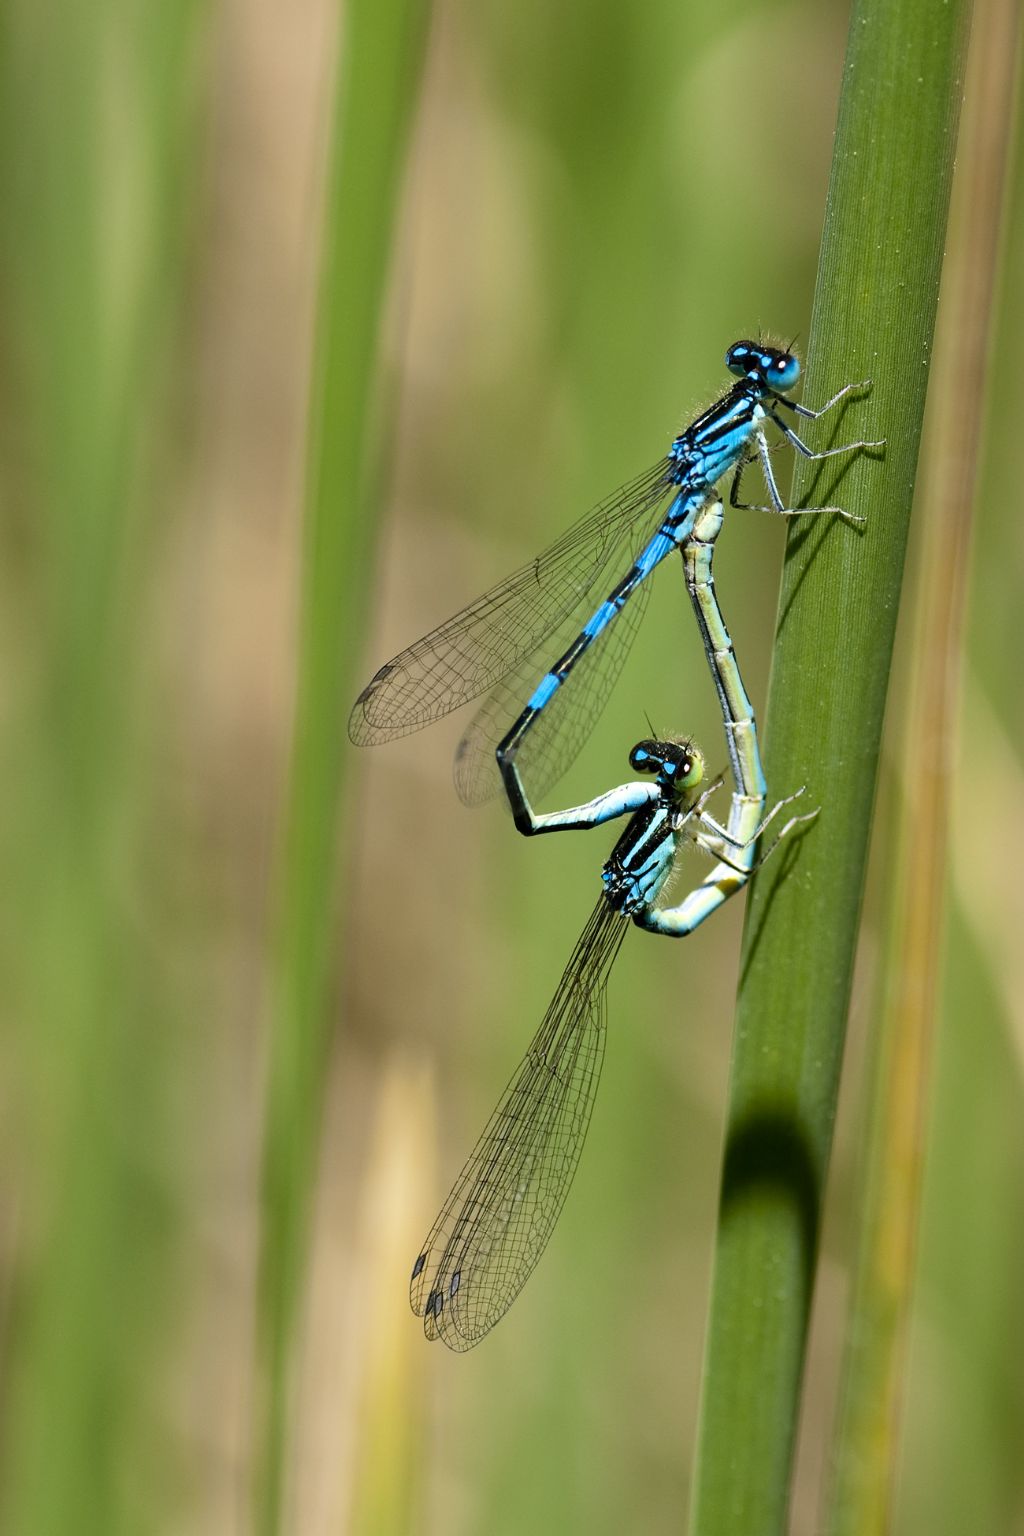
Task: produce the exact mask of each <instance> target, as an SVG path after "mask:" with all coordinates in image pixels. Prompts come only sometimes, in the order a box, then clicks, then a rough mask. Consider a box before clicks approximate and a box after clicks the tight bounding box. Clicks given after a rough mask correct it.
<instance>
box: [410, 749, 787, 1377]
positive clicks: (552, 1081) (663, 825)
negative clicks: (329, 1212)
mask: <svg viewBox="0 0 1024 1536" xmlns="http://www.w3.org/2000/svg"><path fill="white" fill-rule="evenodd" d="M754 749H755V752H756V741H755V744H754ZM629 761H630V766H631V767H632V768H633V770H634V771H635V772H637V773H645V774H650V775H653V778H654V782H653V783H652V782H650V781H643V780H639V781H634V782H631V783H628V784H623V785H621V786H620V787H619V788H617V789H613V790H609V791H608V792H607V793H606V794H604V795H600V796H598V797H597V798H596V799H594V800H591V801H589V802H588V803H587V804H586V805H581V806H576V807H574V808H573V809H572V810H567V811H556V812H549V813H547V814H545V815H536V814H534V812H533V810H532V808H531V807H530V806H529V802H528V801H527V800H526V797H525V794H524V793H523V792H522V788H521V785H520V797H521V803H522V805H523V806H525V811H524V812H523V814H525V815H528V816H529V817H530V820H531V823H532V825H531V830H532V831H534V832H559V831H577V830H582V829H585V828H590V827H595V826H600V825H602V824H603V823H604V822H606V821H611V820H613V819H614V818H616V817H619V816H625V815H628V816H629V818H630V819H629V822H628V824H627V826H626V829H625V831H624V832H623V833H622V835H621V837H620V838H619V840H618V842H617V843H616V845H615V847H614V849H613V851H612V854H611V857H610V858H609V859H608V861H607V862H606V864H605V866H604V869H603V871H602V876H601V879H602V891H601V895H600V897H599V899H598V902H597V905H596V907H595V908H594V911H593V912H592V914H591V916H590V921H589V922H588V923H587V925H586V927H585V928H584V930H583V933H582V935H581V936H580V939H579V942H578V943H577V945H576V947H575V949H574V950H573V952H572V955H571V957H570V960H569V963H568V965H567V966H566V968H565V972H564V974H563V976H562V979H561V981H560V982H559V984H558V990H557V991H556V993H555V995H554V998H553V999H552V1001H551V1005H550V1007H549V1008H548V1010H547V1013H546V1014H545V1015H544V1019H543V1021H542V1023H541V1025H540V1028H539V1029H538V1030H537V1033H536V1034H535V1035H534V1037H533V1039H532V1041H531V1042H530V1046H529V1049H528V1050H527V1052H526V1055H525V1056H524V1058H523V1060H522V1062H521V1063H520V1065H519V1067H518V1068H517V1069H516V1072H515V1074H514V1075H513V1077H512V1080H511V1081H510V1083H509V1084H508V1087H507V1088H506V1089H505V1092H504V1093H503V1095H502V1097H501V1100H500V1102H499V1104H498V1106H497V1108H496V1109H495V1111H494V1113H493V1114H492V1115H491V1118H490V1120H489V1121H488V1122H487V1126H486V1128H485V1129H484V1132H483V1135H482V1136H481V1137H480V1140H479V1142H478V1143H477V1145H476V1148H475V1150H474V1152H473V1154H472V1156H471V1157H470V1159H469V1161H468V1162H467V1164H466V1166H465V1167H464V1168H463V1170H462V1172H461V1173H460V1175H459V1177H458V1178H457V1179H456V1181H455V1184H454V1186H453V1187H452V1190H451V1192H450V1194H449V1195H448V1198H447V1200H446V1201H445V1203H444V1205H443V1206H442V1208H441V1213H440V1215H439V1216H438V1218H437V1220H436V1221H435V1222H434V1225H433V1226H432V1227H431V1229H430V1233H429V1235H428V1237H427V1240H426V1242H425V1243H424V1244H423V1247H422V1249H421V1251H420V1253H419V1255H418V1257H417V1259H416V1263H415V1264H414V1266H413V1271H412V1281H411V1285H410V1293H409V1294H410V1300H411V1303H412V1308H413V1311H414V1312H416V1313H417V1315H419V1316H421V1317H422V1318H423V1326H424V1331H425V1332H426V1335H427V1337H428V1338H429V1339H441V1340H442V1341H443V1342H444V1343H445V1344H447V1345H448V1347H449V1348H450V1349H454V1350H466V1349H469V1348H471V1347H472V1346H473V1345H474V1344H477V1343H479V1341H480V1340H481V1339H482V1338H483V1336H484V1335H485V1334H486V1333H488V1332H489V1330H490V1329H491V1328H493V1327H494V1324H495V1323H496V1322H497V1321H498V1320H499V1318H501V1317H502V1316H503V1314H504V1313H505V1312H506V1311H507V1310H508V1308H509V1307H510V1306H511V1304H512V1302H513V1301H514V1300H515V1298H516V1296H518V1294H519V1292H520V1290H521V1289H522V1287H523V1285H524V1284H525V1283H526V1281H527V1279H528V1278H529V1276H530V1274H531V1272H532V1271H533V1268H534V1266H535V1265H536V1263H537V1261H538V1259H539V1258H540V1255H541V1253H542V1252H543V1251H544V1248H545V1246H546V1244H547V1241H548V1239H549V1237H550V1236H551V1233H552V1230H553V1229H554V1225H555V1222H556V1221H557V1219H558V1215H559V1212H560V1211H561V1209H562V1206H563V1204H564V1202H565V1197H566V1195H567V1194H568V1191H569V1186H570V1184H571V1183H572V1180H573V1176H574V1174H575V1172H576V1166H577V1163H578V1161H579V1156H580V1152H581V1150H582V1147H583V1141H584V1138H585V1136H586V1133H587V1127H588V1126H589V1124H590V1116H591V1111H592V1109H593V1105H594V1097H595V1094H596V1092H597V1084H598V1079H599V1077H600V1074H601V1065H602V1062H603V1059H604V1047H605V1025H606V1017H607V1008H606V987H607V982H608V977H609V974H610V972H611V968H612V963H613V961H614V960H615V957H616V955H617V954H618V952H619V949H620V947H621V944H622V941H623V938H624V937H625V934H626V928H627V923H626V919H632V921H633V922H634V923H635V924H637V925H638V926H639V927H642V928H646V929H648V930H649V931H651V932H654V933H663V934H669V935H671V936H673V937H676V938H681V937H683V936H685V935H686V934H689V933H692V932H693V930H694V929H695V928H697V927H698V926H699V925H700V924H701V923H702V922H703V921H704V920H705V918H707V917H708V916H709V914H710V913H711V912H713V911H714V910H715V908H716V907H717V906H719V905H720V904H721V902H722V901H724V900H725V899H726V897H727V896H729V895H731V894H733V892H734V891H736V890H738V889H740V887H741V886H743V885H744V884H745V883H746V882H747V880H748V879H749V877H750V874H751V871H752V868H753V867H754V858H753V855H754V845H755V843H756V842H757V839H758V838H759V837H760V835H761V833H762V832H763V831H764V830H765V828H766V827H767V826H768V825H769V823H770V822H772V821H773V820H774V818H775V816H776V815H777V814H778V812H779V811H780V810H781V809H782V808H783V807H784V806H786V805H788V804H790V803H791V802H792V801H793V800H795V799H796V798H797V796H796V795H791V796H789V797H788V798H787V799H785V800H780V801H779V803H778V804H777V805H776V806H775V807H774V809H773V810H772V811H771V812H770V813H769V814H768V815H767V816H766V817H764V818H763V819H762V820H760V821H758V822H757V823H756V824H755V825H753V826H751V827H750V830H749V834H748V836H747V838H746V841H745V842H743V843H740V842H738V841H737V839H736V837H735V836H734V835H733V833H732V832H731V831H730V828H729V827H725V826H722V825H721V824H720V823H719V822H718V821H716V820H715V819H714V817H713V816H712V815H711V814H710V812H709V811H708V810H707V802H708V800H709V799H710V797H711V795H712V794H713V793H714V791H715V790H716V789H717V788H718V787H719V785H720V783H721V780H715V781H714V782H713V783H712V784H710V785H708V786H704V783H703V780H704V759H703V757H702V755H701V753H700V752H699V751H698V749H697V748H696V747H695V746H694V745H693V743H692V742H690V741H687V740H675V739H670V740H654V739H650V740H645V741H641V742H638V743H637V745H636V746H635V747H634V748H633V750H632V752H631V753H630V757H629ZM798 793H799V792H798ZM742 798H743V797H742V796H739V795H736V794H734V796H733V801H734V802H736V801H737V800H738V799H739V800H742ZM743 814H744V815H746V811H744V813H743ZM814 814H815V813H814V812H811V813H810V815H809V816H792V817H791V818H790V819H789V820H788V821H787V822H786V824H785V825H784V826H783V827H782V829H781V831H780V832H779V833H778V836H777V837H776V839H775V841H774V842H773V843H772V845H771V847H770V848H769V849H768V851H767V853H765V854H764V855H762V858H761V860H760V862H761V863H763V862H764V859H765V858H767V857H768V854H770V853H771V852H772V850H773V849H774V848H775V847H776V846H777V845H778V843H779V842H780V841H781V839H782V838H783V837H784V836H785V835H786V833H787V832H789V831H790V830H791V829H792V828H793V827H794V826H796V825H797V824H798V823H799V822H805V821H808V820H810V819H811V817H813V815H814ZM734 819H735V818H734V816H733V815H732V814H731V815H730V827H731V826H732V824H733V821H734ZM688 844H689V845H693V846H696V847H697V848H700V849H702V850H703V851H704V852H705V853H708V854H710V855H711V856H712V857H713V858H715V859H716V860H717V861H718V862H717V864H716V866H715V868H714V869H713V870H712V871H711V873H710V874H709V875H708V877H707V879H706V880H705V881H704V882H703V883H702V884H701V885H699V886H698V887H697V888H696V889H695V890H693V891H691V892H690V893H689V894H688V895H687V896H686V897H685V899H684V900H683V901H682V902H680V903H679V904H678V905H677V906H674V907H666V908H660V907H658V906H657V900H658V896H659V894H660V892H661V891H662V889H663V887H664V885H665V883H666V881H667V880H668V877H669V875H670V873H671V871H672V868H673V865H674V864H675V861H676V858H677V855H678V853H679V852H680V851H681V849H682V848H683V847H684V846H686V845H688ZM719 887H721V888H720V889H719Z"/></svg>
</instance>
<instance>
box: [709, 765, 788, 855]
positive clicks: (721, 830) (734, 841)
mask: <svg viewBox="0 0 1024 1536" xmlns="http://www.w3.org/2000/svg"><path fill="white" fill-rule="evenodd" d="M718 783H719V784H721V780H720V779H719V781H718ZM806 789H807V786H806V784H802V785H801V786H800V788H799V789H798V790H795V791H794V793H793V794H791V795H785V796H784V797H783V799H781V800H779V801H777V802H776V804H775V805H773V806H772V808H771V810H770V811H769V812H768V814H767V816H765V817H764V819H763V820H762V821H760V822H759V823H758V825H757V826H756V827H755V828H754V830H753V832H751V834H750V836H749V837H748V838H746V839H740V838H738V837H734V836H733V835H732V833H731V832H729V831H728V830H727V829H726V828H725V827H723V826H722V825H721V823H720V822H717V821H716V820H715V818H714V817H713V816H709V815H708V814H707V813H706V812H705V811H704V809H703V798H702V800H700V801H698V803H697V805H696V806H695V807H694V811H695V812H696V813H698V815H699V819H700V821H701V822H702V823H703V825H704V826H705V827H709V828H710V829H711V831H712V832H713V833H714V834H715V836H716V837H719V838H721V839H722V840H723V842H726V843H729V844H730V845H731V846H732V847H733V848H739V849H743V848H747V847H749V845H750V844H751V843H756V842H757V839H758V838H759V837H760V836H761V834H762V833H763V832H764V831H765V830H766V829H767V828H768V827H769V826H770V825H771V823H772V822H773V821H774V820H775V817H776V816H777V815H778V814H779V812H780V811H781V810H782V808H783V806H786V805H792V804H793V801H794V800H799V798H800V796H801V795H802V794H804V793H805V791H806ZM704 798H706V797H704ZM809 814H810V816H812V817H813V816H817V814H818V812H817V811H811V812H810V813H809ZM806 819H807V818H806V817H803V816H798V817H796V818H795V820H797V821H804V820H806ZM787 825H788V823H787ZM772 846H773V847H774V846H775V845H774V844H772Z"/></svg>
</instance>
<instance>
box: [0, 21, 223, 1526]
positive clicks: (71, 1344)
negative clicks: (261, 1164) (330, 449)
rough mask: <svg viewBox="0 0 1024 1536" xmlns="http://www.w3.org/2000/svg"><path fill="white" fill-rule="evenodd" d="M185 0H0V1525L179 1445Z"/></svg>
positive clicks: (70, 1522) (129, 1514)
mask: <svg viewBox="0 0 1024 1536" xmlns="http://www.w3.org/2000/svg"><path fill="white" fill-rule="evenodd" d="M199 15H200V10H199V8H198V7H197V6H196V5H193V4H191V3H186V4H184V5H182V6H180V7H170V8H167V10H166V11H165V12H161V15H160V17H159V18H154V19H153V20H152V24H151V25H150V26H148V27H145V28H142V27H137V26H135V21H136V19H137V18H136V16H135V14H134V12H133V9H132V7H131V6H130V5H126V4H124V3H122V0H96V3H95V4H93V5H90V6H87V7H69V8H66V9H65V8H62V9H61V10H60V12H59V14H58V12H57V11H56V10H53V9H50V8H46V7H37V6H34V5H32V4H30V3H29V4H25V3H12V4H10V5H8V6H5V8H4V13H3V19H2V22H0V36H2V46H0V103H2V105H0V188H2V197H3V205H4V209H5V214H6V238H5V239H4V241H3V245H2V251H0V269H2V283H0V303H2V307H3V318H2V326H3V333H4V336H5V346H4V359H3V369H4V397H5V400H6V402H7V404H6V409H5V412H4V442H3V461H4V466H5V480H6V493H5V496H4V520H5V529H4V534H5V548H4V574H5V577H6V579H7V587H6V589H5V594H4V599H5V606H4V614H5V623H6V624H7V625H8V626H9V627H8V628H7V636H8V639H9V640H12V641H14V643H15V646H16V653H15V654H13V655H12V656H9V657H7V656H5V680H6V683H7V686H6V688H5V698H6V702H7V709H8V713H9V719H8V723H7V730H6V731H5V775H4V779H5V795H4V813H5V814H4V815H3V817H2V824H0V845H2V848H3V864H4V882H5V888H6V892H7V896H8V901H7V906H6V909H5V921H4V959H5V987H4V995H5V1003H6V1009H5V1014H6V1017H5V1026H6V1027H5V1051H4V1057H5V1066H6V1068H7V1070H8V1076H9V1084H10V1086H9V1088H8V1090H7V1094H6V1095H5V1109H7V1110H9V1111H11V1112H13V1118H10V1115H8V1114H5V1120H7V1121H8V1122H9V1123H8V1124H7V1126H6V1130H7V1136H8V1140H7V1141H6V1142H5V1157H4V1170H3V1178H4V1189H3V1194H2V1196H0V1200H2V1203H3V1207H4V1214H3V1218H2V1220H3V1229H4V1231H3V1243H4V1249H5V1259H4V1267H5V1271H6V1274H5V1279H6V1280H7V1281H10V1279H11V1277H12V1270H13V1276H14V1287H13V1290H14V1302H15V1305H14V1309H13V1312H12V1313H10V1314H8V1315H7V1316H6V1317H5V1320H4V1321H5V1325H6V1326H5V1341H4V1373H3V1387H2V1392H3V1403H2V1414H0V1422H2V1457H3V1464H2V1472H0V1524H2V1525H3V1528H4V1530H5V1531H11V1532H15V1531H26V1532H28V1531H32V1532H47V1533H52V1536H57V1533H64V1532H75V1533H76V1536H89V1533H92V1532H100V1531H102V1532H105V1533H107V1536H119V1533H121V1532H125V1531H128V1530H132V1529H138V1524H139V1518H140V1517H139V1507H140V1506H139V1502H137V1501H139V1500H140V1490H141V1489H142V1488H145V1489H146V1496H147V1497H149V1496H150V1495H151V1494H152V1492H153V1489H154V1488H155V1487H160V1488H164V1487H166V1486H168V1485H169V1481H172V1480H173V1478H174V1476H175V1473H174V1472H173V1471H172V1470H171V1467H172V1466H176V1465H177V1463H176V1459H175V1457H174V1455H173V1454H172V1455H168V1452H167V1449H166V1447H165V1446H164V1445H163V1444H162V1443H161V1445H160V1446H158V1445H157V1444H155V1443H154V1440H153V1438H152V1436H151V1434H147V1430H148V1429H149V1428H150V1427H151V1425H152V1423H153V1422H154V1420H153V1413H154V1397H155V1389H154V1387H153V1381H154V1378H155V1377H156V1376H157V1375H158V1374H159V1369H158V1368H159V1364H160V1363H161V1362H162V1359H163V1350H164V1348H165V1347H166V1341H167V1339H168V1338H171V1337H173V1334H174V1328H175V1324H176V1322H177V1320H178V1314H177V1311H176V1309H175V1307H174V1306H173V1305H172V1304H170V1303H169V1300H168V1289H169V1286H168V1285H165V1284H164V1279H165V1277H166V1276H167V1273H168V1265H169V1258H170V1255H171V1251H172V1248H171V1245H172V1240H173V1237H174V1236H175V1235H177V1234H176V1233H175V1231H174V1227H173V1225H172V1222H171V1221H170V1219H169V1217H168V1212H167V1210H166V1209H165V1205H166V1204H167V1203H169V1202H168V1192H167V1189H166V1187H165V1185H164V1181H163V1177H162V1173H163V1169H162V1166H161V1158H160V1153H159V1150H157V1151H155V1152H154V1150H153V1148H154V1141H155V1142H156V1143H157V1145H158V1144H159V1141H160V1135H159V1129H158V1128H159V1127H161V1126H162V1123H163V1121H164V1117H165V1116H166V1115H167V1114H168V1111H169V1106H170V1104H171V1101H172V1100H173V1098H174V1096H175V1095H176V1094H177V1092H178V1091H179V1090H180V1078H178V1077H177V1073H178V1071H180V1067H179V1065H178V1060H177V1057H176V1056H175V1053H174V1051H173V1047H172V1046H171V1044H170V1041H171V1037H172V1035H173V1031H172V1030H171V1029H169V1028H167V1027H165V1026H166V1025H167V1023H168V1010H169V1007H170V1006H172V996H173V984H172V983H170V982H169V980H168V976H167V974H166V973H165V970H164V969H163V968H162V967H161V965H160V964H157V965H155V966H154V965H153V964H152V959H153V954H154V949H152V948H150V949H148V948H147V939H148V938H149V937H150V932H149V928H148V923H149V921H150V920H151V919H152V917H153V914H154V912H155V911H158V910H160V907H159V902H158V900H157V901H155V900H154V891H155V890H156V889H157V888H158V887H159V886H160V883H161V880H162V878H163V875H164V872H165V871H164V866H163V864H162V862H161V849H160V848H159V847H158V846H156V845H154V844H148V845H147V846H146V847H145V850H144V851H143V849H142V847H141V846H140V837H139V833H140V828H141V826H142V824H143V820H144V814H145V813H144V806H145V804H146V802H147V800H148V798H149V794H150V793H151V791H152V784H151V781H148V780H147V777H146V775H145V772H144V769H143V760H144V752H143V751H142V744H143V742H144V739H145V723H146V722H145V719H144V712H143V710H142V709H141V708H140V707H139V703H138V700H139V696H140V679H142V678H144V677H145V659H144V658H145V652H146V646H147V643H148V641H149V640H150V638H151V636H150V633H149V630H148V627H147V622H146V620H147V607H146V595H147V583H148V579H149V576H150V572H149V571H148V569H147V568H146V565H145V562H144V558H143V553H144V550H145V541H146V538H147V535H148V534H150V533H151V531H152V527H153V521H152V520H153V519H154V517H156V516H158V515H159V511H160V510H162V500H163V498H162V496H161V494H160V490H159V488H157V487H154V485H153V484H152V481H151V476H152V470H153V459H152V457H151V445H152V444H153V443H159V444H160V447H161V448H162V449H166V446H167V439H166V436H165V435H164V432H163V430H162V429H161V428H158V427H155V425H154V407H155V406H157V405H159V406H163V405H164V404H165V398H164V393H163V392H164V390H165V389H166V385H167V374H168V363H169V360H170V350H169V342H170V339H171V337H172V336H173V334H174V332H175V330H176V329H177V328H178V327H179V326H180V323H181V297H182V289H181V284H182V277H183V272H182V259H181V258H182V256H183V250H184V231H185V229H186V224H187V221H186V220H185V219H184V218H183V214H184V205H185V191H186V188H187V186H188V183H189V179H190V176H191V170H192V160H191V158H190V155H189V153H188V148H187V146H188V143H189V138H190V134H189V120H190V115H191V114H190V106H191V102H192V89H193V79H192V74H191V70H190V68H189V60H190V56H191V49H192V46H193V44H194V41H195V37H196V24H197V22H198V20H199ZM118 92H119V93H120V95H117V99H116V102H115V100H114V97H115V94H116V93H118ZM125 101H129V102H130V103H131V109H130V111H131V117H130V124H131V154H130V155H129V156H127V157H126V156H125V155H124V153H123V148H124V146H123V142H122V140H121V139H120V138H119V136H118V131H119V129H120V128H121V126H122V125H123V121H124V120H122V119H121V118H120V117H119V115H118V111H117V109H118V108H119V107H120V106H121V105H123V103H124V102H125ZM115 226H116V234H114V233H112V229H113V227H115ZM143 363H144V366H142V367H140V364H143ZM154 509H158V510H157V511H154ZM12 681H13V685H12ZM136 882H137V883H136ZM154 948H155V946H154ZM161 956H163V950H162V949H161ZM147 961H148V966H147ZM166 969H167V970H169V967H167V968H166ZM154 973H155V974H154ZM14 1085H16V1086H14ZM154 1132H155V1133H156V1134H155V1136H154ZM12 1152H13V1153H15V1156H13V1157H10V1156H8V1153H12ZM157 1170H159V1172H158V1171H157ZM15 1196H16V1198H12V1197H15ZM19 1218H20V1219H19ZM8 1266H10V1267H8ZM6 1299H7V1300H10V1299H11V1298H10V1297H8V1298H6ZM142 1426H146V1428H143V1427H142ZM166 1438H167V1437H165V1439H166ZM147 1515H148V1516H149V1517H150V1522H151V1523H150V1528H152V1527H153V1526H155V1524H156V1523H157V1519H158V1517H157V1516H156V1515H155V1514H154V1512H153V1511H152V1509H151V1508H148V1509H147Z"/></svg>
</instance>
